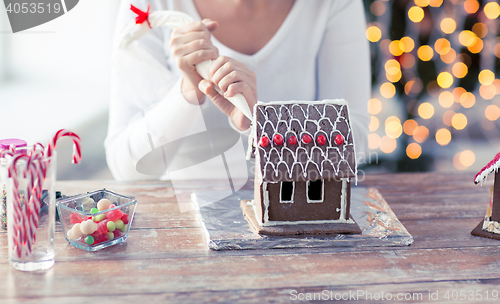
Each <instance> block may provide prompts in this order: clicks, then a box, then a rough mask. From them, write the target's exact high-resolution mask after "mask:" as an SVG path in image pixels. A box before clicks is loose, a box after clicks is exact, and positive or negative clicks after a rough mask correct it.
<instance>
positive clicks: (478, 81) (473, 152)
mask: <svg viewBox="0 0 500 304" xmlns="http://www.w3.org/2000/svg"><path fill="white" fill-rule="evenodd" d="M364 4H365V9H366V18H367V23H368V24H367V29H366V38H367V39H368V40H369V41H370V50H371V57H372V58H371V59H372V99H371V100H370V101H369V102H368V111H369V113H370V125H369V129H370V135H369V148H370V154H372V157H371V162H372V165H371V167H372V168H378V170H377V171H382V172H395V171H432V170H438V171H460V170H479V169H480V168H482V167H483V166H485V165H486V164H487V162H489V161H490V160H491V159H492V158H493V157H494V156H495V154H496V153H498V152H500V128H499V127H500V123H499V120H498V118H499V117H500V79H499V78H500V77H499V74H500V36H499V35H500V22H499V15H500V6H499V4H498V3H497V1H491V0H489V1H487V0H483V1H480V0H479V1H478V0H375V1H374V0H364ZM376 162H378V164H374V163H376Z"/></svg>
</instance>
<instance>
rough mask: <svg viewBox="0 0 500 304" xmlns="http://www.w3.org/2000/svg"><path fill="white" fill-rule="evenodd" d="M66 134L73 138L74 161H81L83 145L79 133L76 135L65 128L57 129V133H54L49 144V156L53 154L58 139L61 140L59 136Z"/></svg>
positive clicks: (76, 162)
mask: <svg viewBox="0 0 500 304" xmlns="http://www.w3.org/2000/svg"><path fill="white" fill-rule="evenodd" d="M65 136H68V137H71V139H72V140H73V161H72V162H73V163H75V164H78V163H80V161H81V160H82V151H81V148H80V145H81V140H80V137H79V136H78V135H76V134H75V133H73V132H71V131H68V130H65V129H61V130H59V131H57V133H56V134H55V135H54V137H53V138H52V140H51V141H49V144H48V145H47V152H46V154H47V156H48V157H50V156H52V153H53V151H54V149H55V148H56V144H57V141H58V140H59V138H61V137H65Z"/></svg>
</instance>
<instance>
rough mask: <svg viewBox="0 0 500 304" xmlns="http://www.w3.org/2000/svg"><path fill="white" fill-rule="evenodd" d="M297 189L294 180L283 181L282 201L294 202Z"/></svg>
mask: <svg viewBox="0 0 500 304" xmlns="http://www.w3.org/2000/svg"><path fill="white" fill-rule="evenodd" d="M294 190H295V183H294V182H281V193H280V202H281V203H293V192H294Z"/></svg>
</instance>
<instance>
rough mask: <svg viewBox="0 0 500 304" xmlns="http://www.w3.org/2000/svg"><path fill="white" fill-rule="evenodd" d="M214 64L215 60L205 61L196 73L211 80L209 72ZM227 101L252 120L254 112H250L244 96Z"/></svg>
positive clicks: (216, 87)
mask: <svg viewBox="0 0 500 304" xmlns="http://www.w3.org/2000/svg"><path fill="white" fill-rule="evenodd" d="M212 62H213V60H205V61H203V62H200V63H198V64H197V65H196V72H198V74H200V76H201V77H203V79H207V80H210V76H209V74H208V72H209V70H210V66H211V65H212ZM215 89H216V90H217V92H218V93H219V94H221V95H224V93H223V92H222V91H221V90H220V88H219V87H218V86H215ZM226 99H227V100H229V101H230V102H231V103H232V104H233V105H234V106H235V107H236V108H238V109H239V110H240V111H241V112H243V114H244V115H245V116H246V117H248V119H250V120H252V112H251V111H250V107H249V106H248V103H247V100H246V99H245V96H243V95H242V94H241V93H238V94H236V95H234V96H233V97H227V98H226Z"/></svg>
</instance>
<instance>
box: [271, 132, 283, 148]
mask: <svg viewBox="0 0 500 304" xmlns="http://www.w3.org/2000/svg"><path fill="white" fill-rule="evenodd" d="M273 141H274V143H275V144H277V145H278V146H281V145H282V144H283V136H281V134H276V135H274V137H273Z"/></svg>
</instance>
